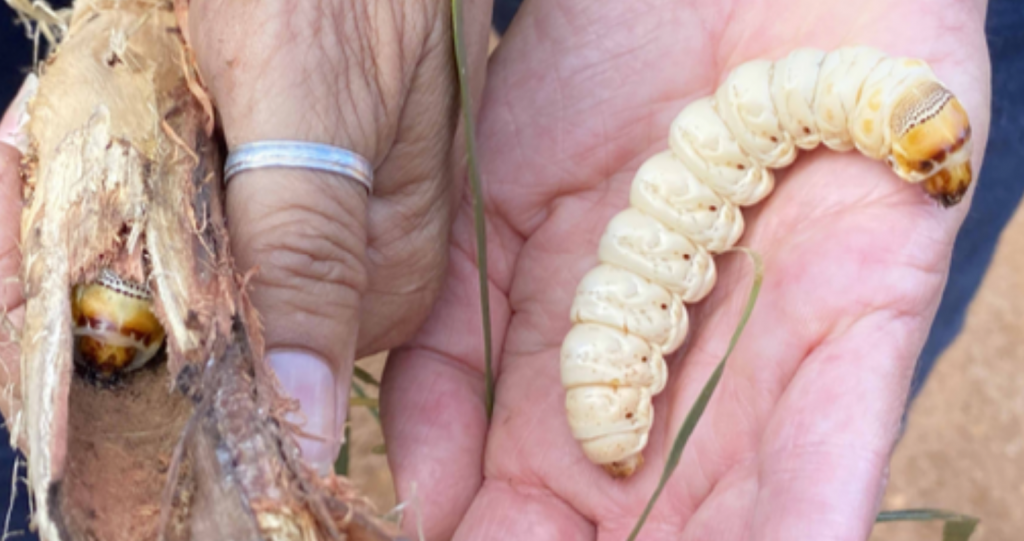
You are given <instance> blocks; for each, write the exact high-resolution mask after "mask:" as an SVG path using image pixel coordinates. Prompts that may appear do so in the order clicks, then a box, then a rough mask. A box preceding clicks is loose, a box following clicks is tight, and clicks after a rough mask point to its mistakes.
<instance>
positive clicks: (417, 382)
mask: <svg viewBox="0 0 1024 541" xmlns="http://www.w3.org/2000/svg"><path fill="white" fill-rule="evenodd" d="M464 220H468V215H467V213H463V214H462V215H461V217H460V222H461V221H464ZM457 228H458V229H461V230H463V231H468V228H459V227H458V223H457ZM458 242H459V241H458V239H457V240H456V243H458ZM471 254H473V251H472V250H469V251H466V250H462V249H459V248H458V247H456V248H453V249H452V255H451V262H450V268H449V276H448V281H447V284H446V286H445V288H444V290H443V292H442V294H441V297H440V299H439V300H438V303H437V305H436V307H435V310H434V313H433V314H432V316H431V317H430V318H428V320H427V323H426V325H425V326H424V327H423V329H422V330H421V332H420V334H419V336H418V337H417V338H416V339H415V340H414V341H413V343H412V344H411V345H410V346H408V347H407V348H403V349H401V350H398V351H395V352H393V353H392V354H391V356H390V357H389V359H388V364H387V369H386V373H385V375H384V376H385V377H384V381H383V387H382V389H381V402H382V404H381V414H382V418H381V421H382V425H383V429H384V436H385V440H386V441H387V442H388V461H389V465H390V467H391V471H392V474H393V476H394V479H395V488H396V491H397V493H398V499H399V501H402V502H408V503H410V504H411V505H412V506H413V508H414V509H415V511H414V513H415V514H416V515H418V516H411V515H410V514H408V513H407V514H406V524H405V526H406V529H407V531H408V532H409V533H410V534H414V533H416V532H415V526H416V524H417V522H419V521H422V525H423V529H424V533H425V537H426V539H428V540H435V539H451V536H452V534H453V532H454V531H455V528H456V526H458V524H459V521H460V520H461V518H462V516H463V515H464V514H465V512H466V509H467V508H468V507H469V505H470V503H471V502H472V500H473V497H474V496H475V495H476V493H477V491H478V490H479V488H480V484H481V482H482V476H483V457H484V442H485V437H486V435H487V428H488V427H487V417H486V410H485V395H484V389H485V380H484V367H483V364H484V361H483V358H482V352H483V348H484V345H483V337H482V333H481V329H482V325H481V316H480V300H479V289H478V287H477V281H478V278H477V267H476V262H475V261H474V260H472V259H470V258H471V257H472V255H471ZM492 268H493V267H492ZM490 302H491V316H492V328H493V329H494V344H493V346H492V347H493V350H494V351H495V352H499V351H501V348H502V344H503V342H504V329H505V328H506V326H507V324H508V317H509V309H508V304H507V300H506V297H505V294H504V293H503V292H502V291H501V289H500V288H499V287H497V286H496V285H495V284H492V285H491V287H490Z"/></svg>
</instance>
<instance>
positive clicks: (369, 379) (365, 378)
mask: <svg viewBox="0 0 1024 541" xmlns="http://www.w3.org/2000/svg"><path fill="white" fill-rule="evenodd" d="M352 375H353V376H355V377H356V379H358V380H359V381H361V382H363V383H365V384H367V385H369V386H371V387H378V388H379V387H380V382H379V381H377V378H375V377H373V374H371V373H369V372H367V371H366V370H365V369H363V368H360V367H359V366H353V367H352Z"/></svg>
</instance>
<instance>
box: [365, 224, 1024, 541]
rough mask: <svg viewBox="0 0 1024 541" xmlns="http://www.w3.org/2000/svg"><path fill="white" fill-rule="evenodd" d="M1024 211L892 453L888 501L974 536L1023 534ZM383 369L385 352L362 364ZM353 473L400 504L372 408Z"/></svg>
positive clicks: (1003, 539)
mask: <svg viewBox="0 0 1024 541" xmlns="http://www.w3.org/2000/svg"><path fill="white" fill-rule="evenodd" d="M1021 269H1024V209H1021V210H1018V211H1017V214H1016V216H1015V217H1014V219H1013V221H1012V222H1011V223H1010V225H1009V227H1008V228H1007V230H1006V232H1005V233H1004V235H1003V239H1002V241H1001V243H1000V246H999V250H998V251H997V253H996V257H995V260H994V261H993V263H992V266H991V268H990V269H989V272H988V275H987V276H986V277H985V281H984V282H983V284H982V287H981V290H980V291H979V293H978V296H977V297H976V298H975V300H974V304H973V305H972V306H971V308H970V312H969V315H968V319H967V324H966V327H965V329H964V332H963V333H962V334H961V335H960V336H959V338H958V339H957V340H956V342H955V343H954V344H953V346H952V347H951V348H950V349H949V350H948V351H947V352H946V354H945V356H944V357H943V358H942V359H941V360H940V361H939V363H938V365H937V366H936V368H935V371H934V372H933V373H932V376H931V378H930V379H929V381H928V383H927V384H926V386H925V388H924V390H923V391H922V393H921V395H920V396H919V397H918V399H917V402H916V403H915V404H914V407H913V410H912V411H911V414H910V422H909V426H908V429H907V432H906V435H905V436H904V438H903V440H902V441H901V442H900V444H899V446H898V447H897V449H896V453H895V455H894V457H893V460H892V468H891V478H890V482H889V488H888V491H887V493H886V497H885V503H884V509H904V508H917V507H938V508H942V509H948V510H954V511H958V512H961V513H966V514H970V515H974V516H977V517H980V518H981V519H982V522H981V525H980V526H979V527H978V530H977V533H976V534H975V536H974V538H973V541H1016V540H1018V539H1024V506H1022V505H1021V503H1022V502H1024V323H1022V322H1024V272H1022V271H1021ZM360 365H361V366H363V367H364V368H367V369H368V370H369V371H371V372H373V373H375V374H379V373H380V370H381V369H382V367H383V365H384V357H383V356H378V357H375V358H372V359H368V360H364V361H361V362H360ZM352 441H353V454H352V459H351V460H352V472H353V476H352V477H353V481H354V482H355V483H356V484H357V486H358V487H359V488H360V490H362V491H363V492H364V493H365V494H366V495H367V496H368V497H369V498H371V499H372V500H373V501H374V502H375V503H376V504H377V505H378V508H379V509H380V510H381V511H386V510H389V509H391V508H392V507H393V506H394V505H395V497H394V492H393V491H392V488H391V475H390V473H389V472H388V469H387V462H386V461H385V459H384V457H383V456H381V455H377V454H374V453H373V449H374V447H375V446H379V445H380V444H381V443H383V437H382V435H381V433H380V430H379V428H378V426H377V424H376V422H374V420H373V418H372V417H371V416H370V414H369V413H368V412H367V411H366V410H365V409H363V408H358V409H357V410H356V411H355V412H354V414H353V420H352ZM941 537H942V536H941V525H939V524H911V525H905V524H886V525H881V526H878V527H876V528H875V532H874V534H873V535H872V537H871V541H931V540H935V541H938V540H940V539H941Z"/></svg>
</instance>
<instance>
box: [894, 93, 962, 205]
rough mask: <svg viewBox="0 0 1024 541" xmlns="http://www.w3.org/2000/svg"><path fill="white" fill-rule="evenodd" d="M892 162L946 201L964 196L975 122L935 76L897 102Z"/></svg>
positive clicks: (906, 176) (954, 201)
mask: <svg viewBox="0 0 1024 541" xmlns="http://www.w3.org/2000/svg"><path fill="white" fill-rule="evenodd" d="M891 125H892V131H893V141H892V154H891V155H890V156H889V159H888V162H889V165H890V166H891V167H892V168H893V170H894V171H895V172H896V174H897V175H899V176H900V177H901V178H903V179H906V180H908V181H910V182H924V188H925V190H927V191H928V193H929V194H931V196H932V197H934V198H936V199H938V200H939V201H940V202H941V203H942V204H943V205H945V206H947V207H948V206H951V205H955V204H957V203H959V202H960V199H962V198H963V196H964V193H966V192H967V188H968V187H969V186H970V185H971V179H972V173H971V163H970V159H971V124H970V121H969V120H968V118H967V111H965V110H964V108H963V105H961V104H960V101H959V100H957V99H956V97H954V96H953V94H952V93H950V92H949V90H946V88H945V87H943V86H942V85H941V84H939V83H937V82H934V81H929V82H927V83H923V84H920V85H917V86H915V87H913V88H911V89H909V90H908V91H907V92H906V94H904V95H903V97H901V98H900V100H899V102H897V103H896V106H895V107H894V108H893V114H892V124H891Z"/></svg>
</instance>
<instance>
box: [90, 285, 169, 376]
mask: <svg viewBox="0 0 1024 541" xmlns="http://www.w3.org/2000/svg"><path fill="white" fill-rule="evenodd" d="M71 319H72V321H73V322H74V330H73V331H72V333H73V334H74V336H75V338H76V348H75V349H76V355H75V362H77V363H79V364H81V365H83V366H85V367H87V368H88V369H91V370H94V371H97V372H99V373H100V374H101V375H111V374H116V373H119V372H122V371H124V372H130V371H132V370H137V369H139V368H141V367H143V366H144V365H145V364H146V362H148V361H149V360H150V359H152V358H153V356H155V355H156V353H157V351H159V350H160V346H161V345H162V344H163V341H164V336H165V335H166V333H165V332H164V329H163V326H161V325H160V321H159V320H158V319H157V317H156V314H154V313H153V296H152V293H151V292H150V291H149V288H147V287H146V286H144V285H141V284H137V283H135V282H133V281H131V280H126V279H124V278H121V277H120V276H118V275H117V274H116V273H114V271H111V270H109V269H103V270H102V271H100V274H99V277H98V278H97V279H96V280H95V281H93V282H91V283H88V284H80V285H77V286H75V289H74V291H73V292H72V294H71Z"/></svg>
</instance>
